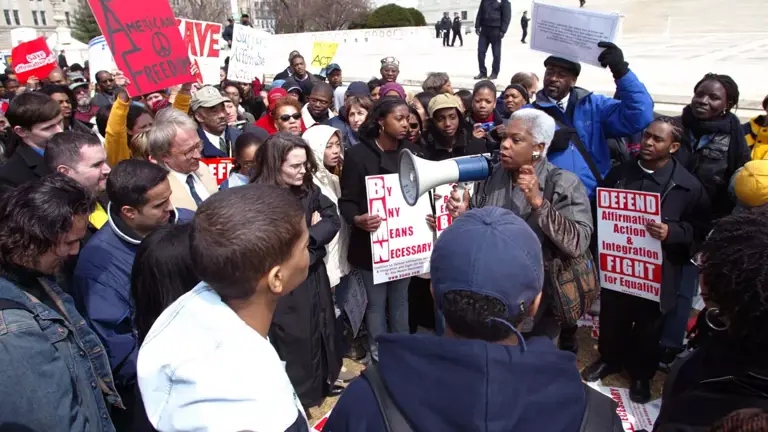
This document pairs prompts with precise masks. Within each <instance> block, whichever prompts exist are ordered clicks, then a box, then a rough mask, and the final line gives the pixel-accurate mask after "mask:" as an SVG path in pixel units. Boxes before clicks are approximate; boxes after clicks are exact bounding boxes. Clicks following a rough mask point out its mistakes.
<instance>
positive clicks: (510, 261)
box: [324, 207, 622, 432]
mask: <svg viewBox="0 0 768 432" xmlns="http://www.w3.org/2000/svg"><path fill="white" fill-rule="evenodd" d="M431 276H432V289H433V293H434V297H435V304H436V306H437V308H438V309H440V310H441V311H442V313H443V314H444V315H445V322H446V329H445V336H444V337H438V336H433V335H426V334H416V335H405V334H385V335H382V336H380V337H379V338H378V343H379V363H378V364H375V365H373V366H371V367H369V368H368V369H366V371H365V372H364V373H363V375H364V377H365V379H361V380H357V381H354V382H353V383H352V384H350V385H349V387H347V390H346V391H345V392H344V394H343V395H342V397H341V399H340V400H339V402H338V404H337V405H336V407H335V408H334V410H333V412H332V413H331V416H330V418H329V419H328V422H327V423H326V425H325V428H324V430H326V431H333V432H342V431H358V430H365V431H368V432H378V431H387V430H392V431H398V432H400V431H407V430H413V431H433V430H446V431H447V430H455V431H458V430H461V431H469V430H476V431H499V432H502V431H504V432H507V431H568V432H570V431H572V432H576V431H579V430H595V431H598V430H599V431H608V432H610V431H620V430H622V428H621V422H620V420H619V418H618V416H617V415H616V411H615V409H616V404H615V403H614V402H613V401H612V400H611V399H610V398H608V397H607V396H604V395H601V394H600V393H597V392H596V391H595V390H592V389H590V388H589V387H586V386H585V385H584V384H583V383H582V382H581V378H580V377H579V372H578V370H577V368H576V363H575V360H576V359H575V357H574V355H573V354H572V353H568V352H563V351H560V350H558V349H557V347H555V346H554V345H553V344H552V342H551V341H550V340H549V339H546V338H536V337H534V338H531V339H529V340H524V339H523V337H522V335H521V333H520V331H519V330H518V329H517V327H519V326H520V325H521V324H522V323H523V321H524V320H525V319H526V318H528V317H532V316H534V315H535V314H536V310H537V309H538V306H539V302H540V300H541V296H542V286H543V284H544V265H543V261H542V253H541V244H540V243H539V240H538V238H537V237H536V235H535V234H534V232H533V231H532V230H531V228H530V227H529V226H528V225H527V224H526V223H525V221H523V220H522V219H520V218H519V217H518V216H516V215H514V214H513V213H512V212H511V211H509V210H506V209H501V208H491V207H488V208H481V209H475V210H472V211H470V212H468V213H466V214H465V215H463V216H462V217H460V218H457V219H456V220H454V222H453V225H451V226H450V227H449V228H448V229H447V230H445V231H444V232H443V233H442V234H441V235H440V238H439V239H438V240H437V242H436V244H435V247H434V250H433V252H432V263H431ZM379 406H382V407H386V408H383V412H382V409H380V408H379ZM585 413H587V414H588V416H587V417H586V418H585V421H586V422H587V425H588V428H587V429H583V428H582V419H583V418H584V417H585ZM385 418H386V424H385ZM594 421H599V423H597V424H596V423H593V422H594Z"/></svg>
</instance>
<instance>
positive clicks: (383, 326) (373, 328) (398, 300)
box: [359, 269, 411, 361]
mask: <svg viewBox="0 0 768 432" xmlns="http://www.w3.org/2000/svg"><path fill="white" fill-rule="evenodd" d="M359 271H360V274H362V275H363V282H365V291H366V294H367V295H368V307H367V308H366V310H365V324H366V326H367V327H368V343H369V345H370V352H371V356H372V357H373V359H374V360H376V361H379V347H378V344H377V343H376V338H377V337H378V336H379V335H382V334H384V333H387V314H386V307H387V302H389V330H390V332H391V333H408V284H409V283H410V281H411V278H406V279H400V280H396V281H392V282H385V283H380V284H376V285H374V284H373V272H371V271H370V270H363V269H359Z"/></svg>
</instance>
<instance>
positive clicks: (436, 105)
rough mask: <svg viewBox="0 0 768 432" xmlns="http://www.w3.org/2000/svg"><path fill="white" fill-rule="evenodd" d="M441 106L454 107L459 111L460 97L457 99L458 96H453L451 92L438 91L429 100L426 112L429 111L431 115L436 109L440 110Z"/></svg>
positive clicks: (431, 115)
mask: <svg viewBox="0 0 768 432" xmlns="http://www.w3.org/2000/svg"><path fill="white" fill-rule="evenodd" d="M443 108H456V109H457V110H459V111H461V99H459V97H458V96H454V95H452V94H448V93H440V94H439V95H437V96H435V97H433V98H432V99H431V100H430V101H429V106H428V107H427V112H429V116H430V117H433V116H434V115H435V112H436V111H437V110H441V109H443Z"/></svg>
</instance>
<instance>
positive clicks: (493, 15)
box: [475, 0, 512, 33]
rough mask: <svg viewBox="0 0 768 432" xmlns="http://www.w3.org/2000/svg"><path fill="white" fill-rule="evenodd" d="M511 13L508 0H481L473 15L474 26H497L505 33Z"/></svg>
mask: <svg viewBox="0 0 768 432" xmlns="http://www.w3.org/2000/svg"><path fill="white" fill-rule="evenodd" d="M511 15H512V6H511V5H510V4H509V0H482V1H481V2H480V7H479V8H478V9H477V17H475V28H478V29H479V28H486V27H491V28H497V29H499V31H500V32H501V33H506V32H507V28H509V20H510V16H511Z"/></svg>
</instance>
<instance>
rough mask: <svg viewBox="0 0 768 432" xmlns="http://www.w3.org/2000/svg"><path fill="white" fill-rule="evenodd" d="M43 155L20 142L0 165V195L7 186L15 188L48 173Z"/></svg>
mask: <svg viewBox="0 0 768 432" xmlns="http://www.w3.org/2000/svg"><path fill="white" fill-rule="evenodd" d="M49 172H50V171H49V170H48V168H47V167H46V166H45V161H44V160H43V156H42V155H40V154H38V153H37V152H36V151H35V150H34V149H32V147H30V146H28V145H26V144H20V145H19V148H17V149H16V151H15V152H14V153H13V155H12V156H11V157H10V158H9V159H8V160H7V161H6V162H5V163H4V164H3V165H0V195H2V194H3V193H4V191H5V190H7V189H8V188H15V187H16V186H19V185H22V184H24V183H29V182H32V181H35V180H37V179H39V178H40V177H43V176H44V175H46V174H49Z"/></svg>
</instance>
